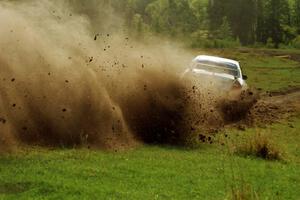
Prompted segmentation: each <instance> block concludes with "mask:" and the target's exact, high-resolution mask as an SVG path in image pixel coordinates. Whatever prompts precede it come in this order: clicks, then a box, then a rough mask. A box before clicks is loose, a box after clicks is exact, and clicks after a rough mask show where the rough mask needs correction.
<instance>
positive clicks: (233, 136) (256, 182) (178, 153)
mask: <svg viewBox="0 0 300 200" xmlns="http://www.w3.org/2000/svg"><path fill="white" fill-rule="evenodd" d="M291 126H293V127H294V128H291ZM299 130H300V118H296V119H295V120H294V121H292V122H289V124H287V123H284V124H276V125H273V126H270V127H269V128H267V129H259V131H262V132H263V131H267V132H269V133H271V134H272V136H273V138H274V139H275V141H277V142H278V143H280V144H281V145H282V146H283V148H284V149H285V151H286V155H287V156H286V161H284V162H279V161H265V160H263V159H258V158H255V157H242V156H239V155H235V154H234V155H232V154H230V153H229V150H228V148H227V145H225V146H222V145H220V144H218V143H216V144H213V145H208V144H207V145H206V144H205V145H202V147H201V148H199V149H196V150H188V149H179V148H171V147H159V146H152V147H151V146H148V147H141V148H139V149H136V150H131V151H127V152H121V153H112V152H101V151H89V150H45V149H39V148H37V149H29V150H26V151H23V152H21V153H19V154H15V155H7V156H2V157H0V199H45V198H46V199H225V198H226V197H227V198H229V197H230V190H231V188H232V187H233V186H234V187H239V186H240V185H241V187H242V186H243V185H244V184H247V185H250V186H251V188H252V190H253V191H255V193H257V194H258V195H259V196H260V197H261V198H262V199H277V198H278V199H297V198H298V197H300V190H299V188H300V176H299V174H300V153H299V144H300V137H299ZM254 131H258V130H254V129H253V130H252V129H249V130H247V131H246V132H239V131H236V130H232V131H228V132H229V137H228V139H227V140H228V142H226V143H228V144H231V143H232V141H235V140H237V138H241V139H238V141H243V138H246V137H244V136H247V135H248V134H252V133H253V132H254ZM238 135H239V136H238ZM245 142H246V141H245Z"/></svg>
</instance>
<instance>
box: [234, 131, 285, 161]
mask: <svg viewBox="0 0 300 200" xmlns="http://www.w3.org/2000/svg"><path fill="white" fill-rule="evenodd" d="M236 153H238V154H242V155H246V156H256V157H260V158H263V159H266V160H282V159H283V153H282V151H281V149H280V148H279V147H278V146H277V145H275V143H274V142H273V141H272V139H271V138H270V136H267V135H265V134H261V133H257V134H255V135H254V136H253V137H251V138H250V139H249V140H248V141H246V142H245V143H243V144H242V145H239V146H238V147H237V148H236Z"/></svg>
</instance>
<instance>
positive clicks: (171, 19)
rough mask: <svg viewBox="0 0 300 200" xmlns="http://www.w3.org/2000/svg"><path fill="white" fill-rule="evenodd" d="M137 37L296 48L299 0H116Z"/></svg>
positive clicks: (299, 31) (195, 43) (198, 43)
mask: <svg viewBox="0 0 300 200" xmlns="http://www.w3.org/2000/svg"><path fill="white" fill-rule="evenodd" d="M110 3H111V4H112V5H113V8H114V9H115V10H116V11H117V12H118V13H120V14H121V15H122V16H123V17H124V19H126V25H127V27H129V30H130V32H131V33H132V34H135V36H136V37H145V35H147V34H153V33H154V34H159V35H167V36H170V37H174V38H180V39H184V40H185V41H187V42H190V43H191V45H193V46H208V47H210V46H214V47H223V46H229V45H239V44H242V45H267V46H269V47H280V45H284V46H295V47H299V45H300V44H299V43H300V38H299V36H298V35H299V34H300V0H123V1H119V0H111V1H110Z"/></svg>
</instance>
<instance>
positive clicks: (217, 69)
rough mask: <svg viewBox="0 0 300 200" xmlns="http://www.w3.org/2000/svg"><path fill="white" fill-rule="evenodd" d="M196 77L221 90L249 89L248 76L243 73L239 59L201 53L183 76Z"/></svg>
mask: <svg viewBox="0 0 300 200" xmlns="http://www.w3.org/2000/svg"><path fill="white" fill-rule="evenodd" d="M186 77H194V79H196V80H199V81H200V82H201V84H203V85H209V84H212V85H213V87H214V88H215V89H217V90H218V91H220V92H226V93H230V92H233V91H236V92H237V93H238V92H241V91H244V90H247V89H248V87H247V83H246V81H245V80H247V76H245V75H243V74H242V70H241V67H240V64H239V62H238V61H235V60H230V59H226V58H220V57H215V56H206V55H200V56H197V57H196V58H195V59H194V60H193V61H192V63H191V65H190V67H189V68H188V69H186V71H185V72H184V73H183V78H186Z"/></svg>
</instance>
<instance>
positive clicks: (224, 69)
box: [192, 60, 240, 77]
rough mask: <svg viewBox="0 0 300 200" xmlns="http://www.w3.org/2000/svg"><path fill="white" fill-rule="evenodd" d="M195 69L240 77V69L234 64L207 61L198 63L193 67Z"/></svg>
mask: <svg viewBox="0 0 300 200" xmlns="http://www.w3.org/2000/svg"><path fill="white" fill-rule="evenodd" d="M192 67H193V68H194V69H203V70H206V71H209V72H213V73H225V74H230V75H233V76H235V77H239V76H240V74H239V71H238V67H237V66H236V65H235V64H233V63H226V62H222V63H221V62H213V61H207V60H201V61H196V62H195V63H193V66H192Z"/></svg>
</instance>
